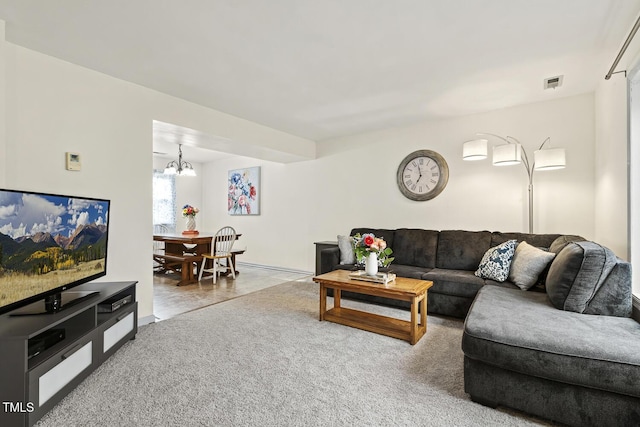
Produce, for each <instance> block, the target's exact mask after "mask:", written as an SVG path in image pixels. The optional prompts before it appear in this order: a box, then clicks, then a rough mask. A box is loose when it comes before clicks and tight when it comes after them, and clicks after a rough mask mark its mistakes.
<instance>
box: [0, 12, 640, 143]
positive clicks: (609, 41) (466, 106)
mask: <svg viewBox="0 0 640 427" xmlns="http://www.w3.org/2000/svg"><path fill="white" fill-rule="evenodd" d="M639 11H640V0H562V1H559V0H535V1H532V0H439V1H433V0H270V1H264V0H236V1H232V0H186V1H179V0H173V1H171V0H136V1H131V0H110V1H82V0H58V1H44V0H40V1H37V0H0V19H3V20H4V21H5V22H6V39H7V41H9V42H11V43H14V44H17V45H21V46H24V47H27V48H30V49H33V50H36V51H39V52H43V53H45V54H48V55H51V56H55V57H58V58H61V59H63V60H66V61H69V62H72V63H75V64H78V65H81V66H84V67H87V68H90V69H94V70H97V71H100V72H102V73H106V74H109V75H111V76H114V77H117V78H121V79H124V80H127V81H131V82H134V83H137V84H140V85H143V86H146V87H149V88H152V89H156V90H158V91H161V92H164V93H167V94H170V95H173V96H177V97H180V98H183V99H186V100H189V101H192V102H195V103H198V104H201V105H204V106H207V107H211V108H214V109H216V110H219V111H223V112H226V113H230V114H233V115H235V116H238V117H242V118H245V119H248V120H251V121H254V122H257V123H260V124H264V125H267V126H269V127H272V128H275V129H279V130H282V131H285V132H288V133H291V134H294V135H298V136H302V137H305V138H309V139H312V140H323V139H326V138H331V137H335V136H342V135H348V134H354V133H359V132H364V131H369V130H375V129H380V128H387V127H392V126H398V125H404V124H409V123H413V122H416V121H422V120H428V119H438V118H444V117H452V116H456V115H464V114H470V113H476V112H481V111H487V110H493V109H498V108H504V107H509V106H513V105H518V104H523V103H530V102H536V101H542V100H546V99H550V98H554V97H562V96H570V95H575V94H580V93H585V92H589V91H593V90H594V89H595V86H596V83H597V82H598V81H599V80H600V79H602V78H603V76H604V74H606V72H607V69H608V68H609V66H610V65H611V63H612V61H613V59H614V58H615V55H616V54H617V51H618V50H619V48H620V46H621V45H622V42H623V41H624V38H625V37H626V36H627V34H628V31H629V30H630V28H631V26H632V25H633V22H634V21H635V19H636V17H637V15H638V12H639ZM556 75H564V84H563V86H562V87H561V88H558V89H555V90H547V91H545V90H543V79H544V78H546V77H552V76H556ZM165 131H166V129H165ZM177 131H179V130H177ZM169 133H171V132H169ZM174 143H175V141H174ZM175 148H176V147H175V145H174V150H175ZM157 151H162V150H161V149H158V150H157ZM176 151H177V150H176Z"/></svg>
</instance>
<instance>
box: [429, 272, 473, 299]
mask: <svg viewBox="0 0 640 427" xmlns="http://www.w3.org/2000/svg"><path fill="white" fill-rule="evenodd" d="M422 279H424V280H431V281H432V282H433V286H432V287H431V288H429V293H432V292H433V293H438V294H446V295H454V296H459V297H465V298H473V297H475V296H476V293H477V292H478V289H480V288H482V287H483V286H484V280H483V279H481V278H480V277H476V276H475V275H474V274H473V271H469V270H448V269H447V270H444V269H440V268H434V269H433V270H431V271H429V272H428V273H425V274H423V275H422Z"/></svg>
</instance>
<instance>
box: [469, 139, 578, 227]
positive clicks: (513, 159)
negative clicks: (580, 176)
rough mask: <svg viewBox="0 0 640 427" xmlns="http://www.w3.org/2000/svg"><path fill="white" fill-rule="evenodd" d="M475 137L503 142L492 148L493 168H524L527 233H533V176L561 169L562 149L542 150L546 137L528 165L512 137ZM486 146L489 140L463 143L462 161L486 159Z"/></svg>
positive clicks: (520, 146)
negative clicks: (526, 194)
mask: <svg viewBox="0 0 640 427" xmlns="http://www.w3.org/2000/svg"><path fill="white" fill-rule="evenodd" d="M477 135H478V136H491V137H494V138H498V139H500V140H501V141H503V142H505V144H501V145H496V146H494V147H493V165H494V166H511V165H517V164H522V165H523V166H524V168H525V170H526V172H527V177H528V179H529V187H528V190H529V233H533V174H534V172H535V171H541V170H554V169H563V168H564V167H565V166H566V164H567V162H566V155H565V150H564V148H547V149H543V148H544V146H545V144H547V143H548V142H550V141H551V137H547V139H545V140H544V141H543V142H542V144H540V148H538V149H537V150H536V151H534V152H533V163H530V162H529V157H528V156H527V152H526V151H525V150H524V148H523V147H522V144H521V143H520V141H518V140H517V139H515V138H514V137H512V136H507V137H502V136H499V135H494V134H492V133H479V134H477ZM488 144H489V140H487V139H474V140H472V141H467V142H465V143H464V144H463V146H462V159H463V160H469V161H471V160H484V159H486V158H487V147H488Z"/></svg>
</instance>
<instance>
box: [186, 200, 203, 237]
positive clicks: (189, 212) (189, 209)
mask: <svg viewBox="0 0 640 427" xmlns="http://www.w3.org/2000/svg"><path fill="white" fill-rule="evenodd" d="M198 212H200V211H199V210H198V208H194V207H193V206H191V205H184V207H183V208H182V216H183V217H185V218H186V221H187V222H186V224H185V227H186V230H185V231H183V232H182V234H198V232H197V231H196V214H197V213H198Z"/></svg>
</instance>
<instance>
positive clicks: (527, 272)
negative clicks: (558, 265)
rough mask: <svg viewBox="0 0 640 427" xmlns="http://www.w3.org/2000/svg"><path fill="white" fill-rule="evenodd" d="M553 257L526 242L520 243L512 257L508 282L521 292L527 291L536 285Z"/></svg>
mask: <svg viewBox="0 0 640 427" xmlns="http://www.w3.org/2000/svg"><path fill="white" fill-rule="evenodd" d="M555 256H556V254H554V253H553V252H547V251H543V250H542V249H538V248H536V247H534V246H531V245H530V244H528V243H527V242H521V243H520V244H519V245H518V247H517V248H516V252H515V254H514V255H513V261H512V262H511V271H510V272H509V280H510V281H512V282H513V283H514V284H515V285H516V286H518V287H519V288H520V289H522V290H523V291H526V290H528V289H529V288H531V287H532V286H533V285H535V284H536V282H537V281H538V277H539V276H540V273H542V272H543V271H544V269H545V268H546V267H547V265H548V264H549V263H550V262H551V260H553V258H554V257H555Z"/></svg>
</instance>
